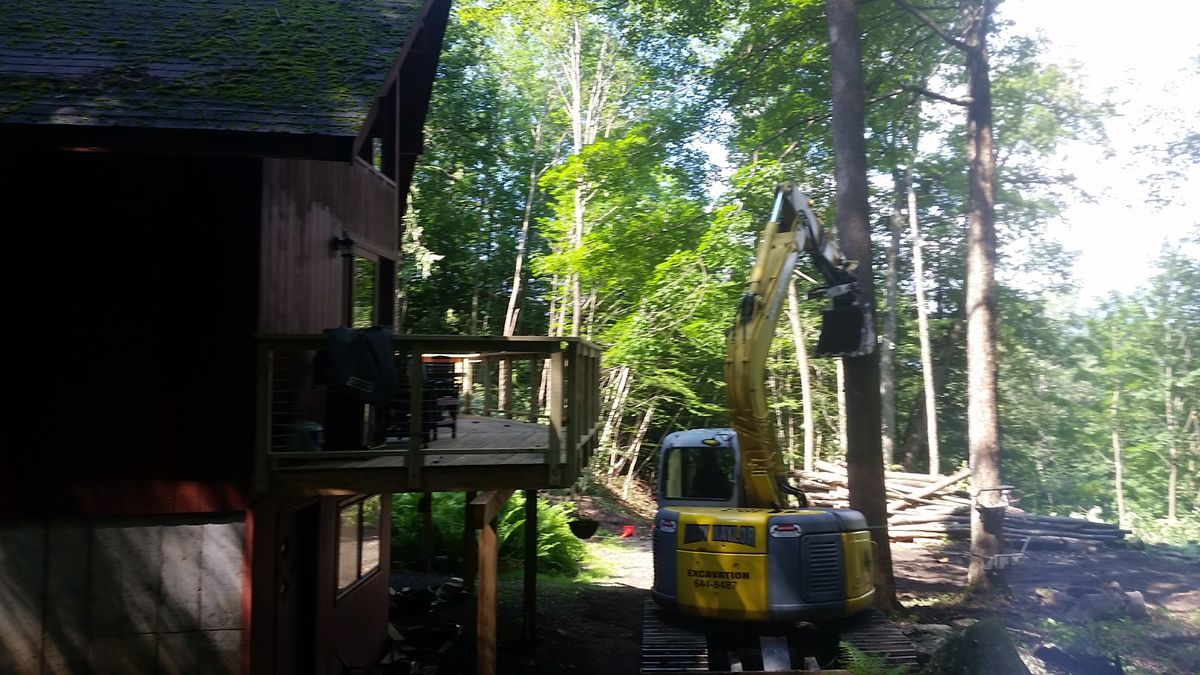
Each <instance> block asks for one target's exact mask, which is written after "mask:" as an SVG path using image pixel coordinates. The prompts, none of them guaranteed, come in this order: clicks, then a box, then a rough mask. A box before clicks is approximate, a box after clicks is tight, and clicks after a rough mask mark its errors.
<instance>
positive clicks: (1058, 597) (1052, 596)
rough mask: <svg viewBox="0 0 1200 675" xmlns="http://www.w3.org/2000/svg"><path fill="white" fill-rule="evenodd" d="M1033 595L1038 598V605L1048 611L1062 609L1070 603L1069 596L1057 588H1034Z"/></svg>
mask: <svg viewBox="0 0 1200 675" xmlns="http://www.w3.org/2000/svg"><path fill="white" fill-rule="evenodd" d="M1033 593H1034V595H1036V596H1037V598H1038V604H1040V605H1041V606H1042V607H1046V608H1048V609H1062V608H1064V607H1066V606H1067V604H1068V603H1069V601H1070V596H1069V595H1067V594H1066V593H1063V592H1062V591H1060V590H1058V589H1057V588H1035V589H1033Z"/></svg>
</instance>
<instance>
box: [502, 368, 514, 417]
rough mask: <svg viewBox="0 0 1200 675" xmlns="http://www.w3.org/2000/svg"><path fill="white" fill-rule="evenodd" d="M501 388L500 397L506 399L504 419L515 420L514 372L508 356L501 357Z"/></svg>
mask: <svg viewBox="0 0 1200 675" xmlns="http://www.w3.org/2000/svg"><path fill="white" fill-rule="evenodd" d="M499 375H500V386H501V387H502V388H503V390H502V391H501V392H500V397H501V398H502V399H504V417H505V418H506V419H510V420H511V419H512V418H513V370H512V359H511V358H509V357H507V356H502V357H500V369H499Z"/></svg>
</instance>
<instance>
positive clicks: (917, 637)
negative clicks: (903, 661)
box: [904, 623, 954, 657]
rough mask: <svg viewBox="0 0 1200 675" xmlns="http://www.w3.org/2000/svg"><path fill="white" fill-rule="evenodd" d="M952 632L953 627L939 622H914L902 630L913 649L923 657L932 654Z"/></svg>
mask: <svg viewBox="0 0 1200 675" xmlns="http://www.w3.org/2000/svg"><path fill="white" fill-rule="evenodd" d="M953 632H954V629H953V628H951V627H950V626H947V625H945V624H940V623H914V624H913V625H911V626H909V627H908V628H907V629H905V630H904V634H905V635H907V636H908V639H909V640H910V641H912V645H913V649H915V650H916V652H917V653H918V654H921V655H923V656H925V657H929V656H932V655H933V653H934V652H936V651H937V650H938V647H940V646H941V644H942V643H943V642H945V641H946V638H948V637H950V635H951V634H952V633H953Z"/></svg>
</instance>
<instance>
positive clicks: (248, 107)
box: [0, 0, 425, 137]
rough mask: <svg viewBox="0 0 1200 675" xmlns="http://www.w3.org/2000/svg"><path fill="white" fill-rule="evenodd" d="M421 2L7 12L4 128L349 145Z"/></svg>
mask: <svg viewBox="0 0 1200 675" xmlns="http://www.w3.org/2000/svg"><path fill="white" fill-rule="evenodd" d="M424 4H425V3H424V2H422V0H274V1H267V0H158V1H155V0H5V1H4V2H3V3H0V123H10V124H38V125H45V124H48V125H70V126H116V127H135V128H150V129H189V130H207V131H239V132H269V133H284V134H309V135H319V136H351V137H352V136H354V135H355V134H356V133H357V132H358V131H359V128H360V127H361V125H362V123H363V121H364V120H365V119H366V117H367V114H368V111H369V110H370V109H371V106H372V105H373V104H374V102H375V97H376V96H378V95H379V93H380V86H381V84H382V83H383V80H384V78H385V76H386V75H387V74H388V72H389V71H390V70H391V68H392V65H393V62H394V61H395V60H396V58H397V57H398V56H399V55H400V53H401V48H402V47H403V46H404V44H405V41H406V40H407V39H410V36H411V34H412V33H413V32H414V30H413V29H414V26H415V25H416V23H417V20H418V19H419V17H420V15H421V13H422V6H423V5H424Z"/></svg>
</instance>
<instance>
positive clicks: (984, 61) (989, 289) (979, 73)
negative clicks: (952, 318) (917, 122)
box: [896, 0, 1004, 594]
mask: <svg viewBox="0 0 1200 675" xmlns="http://www.w3.org/2000/svg"><path fill="white" fill-rule="evenodd" d="M896 2H897V4H899V5H901V6H902V7H904V8H905V9H906V10H908V11H909V12H910V13H911V14H913V15H914V16H916V17H917V18H919V19H920V20H921V21H923V22H924V23H925V24H926V25H927V26H928V27H929V28H930V29H931V30H933V31H934V32H935V33H936V34H937V35H938V36H940V37H941V38H942V39H943V40H945V41H946V42H947V43H949V44H951V45H953V46H954V47H955V48H957V49H958V50H959V51H961V52H962V53H963V56H964V58H965V61H966V65H965V74H966V84H967V98H966V99H965V100H964V101H961V103H962V104H963V105H965V107H966V109H967V186H968V195H969V197H968V200H967V227H968V246H967V282H966V310H967V439H968V450H969V452H970V460H971V483H972V487H973V490H974V493H975V495H976V500H977V502H978V503H979V505H980V506H982V507H984V509H1000V508H1002V504H1001V494H1000V491H999V489H998V488H999V486H1000V415H999V409H998V405H997V394H996V185H995V182H996V181H995V176H996V155H995V147H994V145H993V138H992V88H991V71H990V68H989V65H988V34H989V32H990V31H991V24H992V12H993V11H994V10H995V8H996V5H997V4H998V0H961V2H960V3H959V11H960V15H961V16H960V20H961V29H962V33H961V35H955V34H954V33H952V32H951V31H949V30H947V29H946V28H944V27H943V26H942V25H940V24H939V23H937V22H936V21H934V20H933V19H931V18H929V17H928V16H926V15H925V14H924V13H923V12H922V11H921V10H919V9H917V8H916V7H914V6H913V5H911V4H909V3H908V2H907V0H896ZM942 98H945V97H942ZM984 509H973V510H972V512H971V562H970V565H969V567H968V569H967V587H968V589H969V590H970V591H971V592H973V593H980V594H988V593H991V592H992V591H993V590H994V583H993V582H994V581H996V579H997V577H996V576H995V575H994V574H993V572H998V570H997V569H995V568H993V566H992V565H991V564H990V563H991V562H992V561H993V560H995V557H996V556H997V555H999V554H1000V553H1002V552H1003V550H1004V533H1003V531H1002V530H1001V527H1000V523H1001V520H1000V519H998V518H985V517H984V515H985V514H986V513H989V512H990V511H988V510H984Z"/></svg>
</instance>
